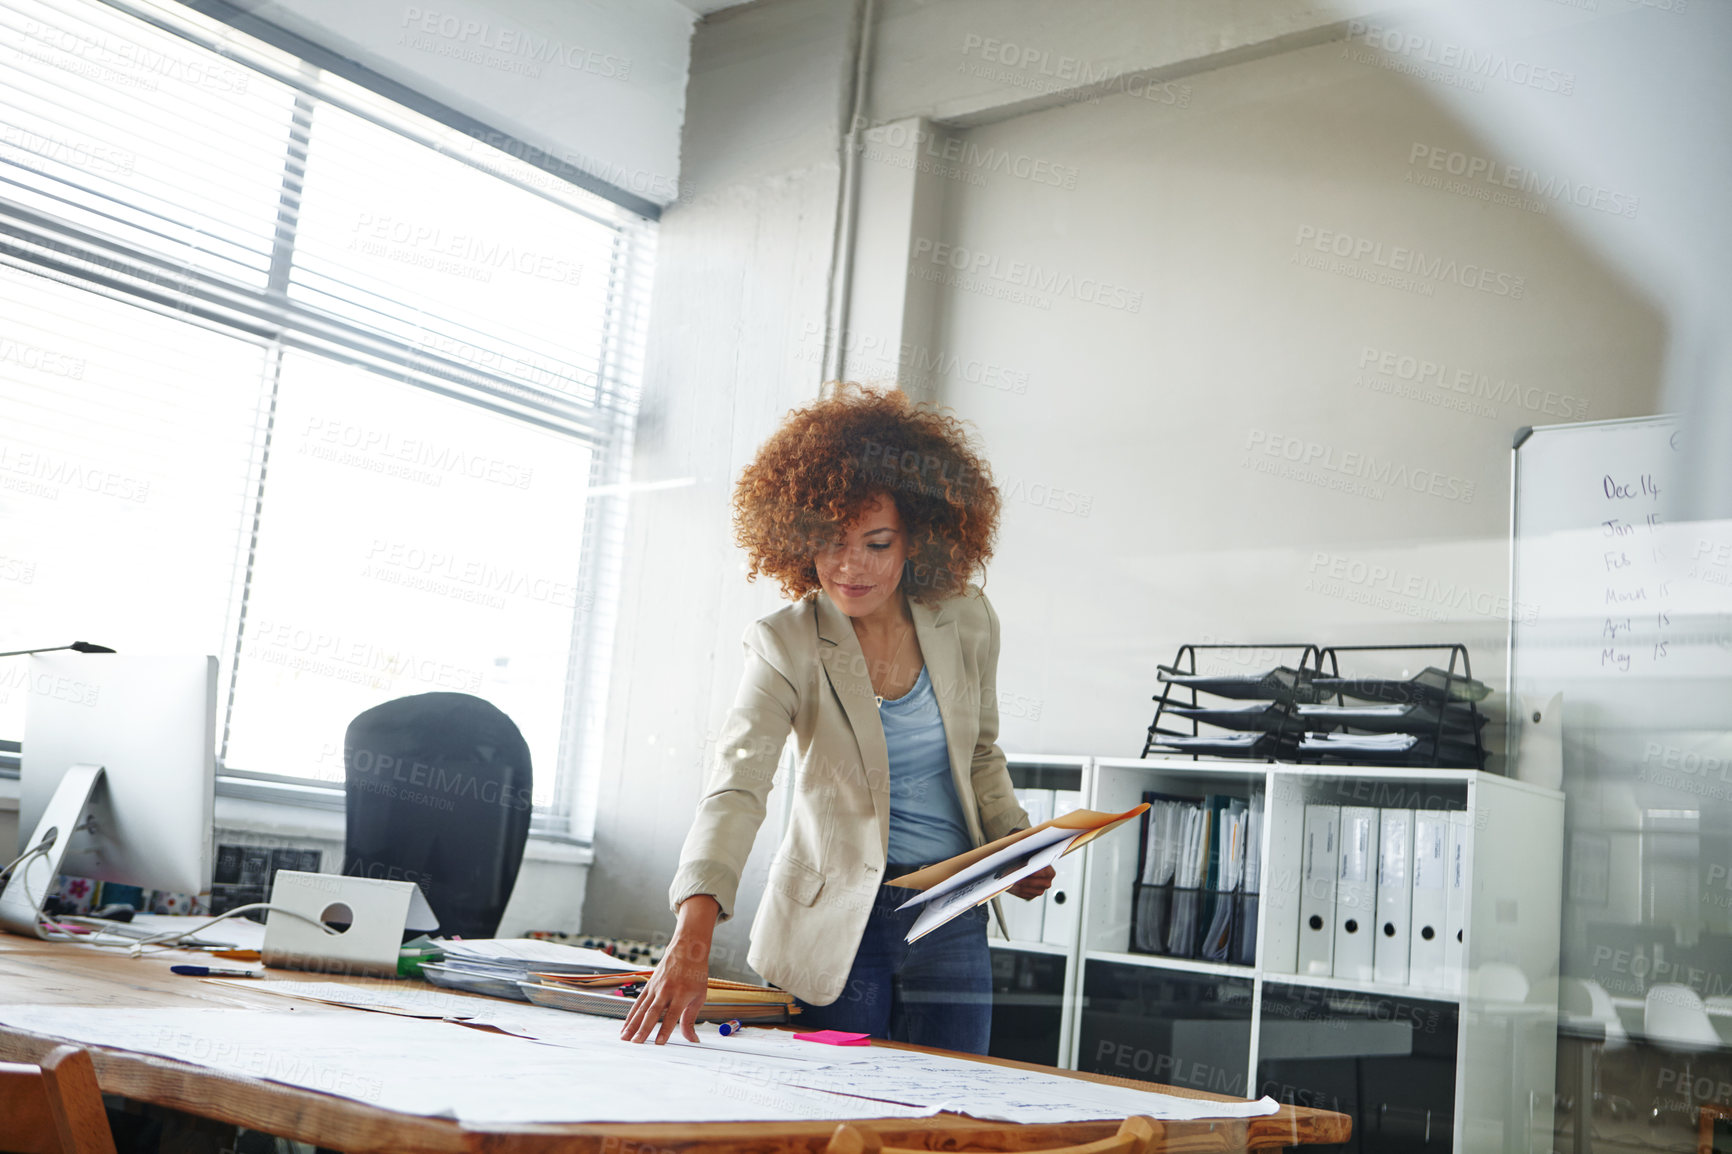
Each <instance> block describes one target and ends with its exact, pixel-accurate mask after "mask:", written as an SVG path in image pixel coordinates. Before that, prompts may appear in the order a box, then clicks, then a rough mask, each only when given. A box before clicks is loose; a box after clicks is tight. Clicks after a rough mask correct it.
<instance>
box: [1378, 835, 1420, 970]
mask: <svg viewBox="0 0 1732 1154" xmlns="http://www.w3.org/2000/svg"><path fill="white" fill-rule="evenodd" d="M1377 841H1378V847H1379V849H1378V854H1377V945H1376V947H1375V949H1374V950H1373V962H1374V966H1373V976H1374V977H1375V978H1376V979H1377V982H1378V983H1379V984H1380V985H1391V986H1404V985H1406V984H1407V951H1408V946H1409V941H1408V936H1409V934H1410V933H1411V932H1412V931H1411V928H1410V925H1409V922H1408V915H1409V914H1410V913H1411V912H1412V909H1413V811H1412V810H1411V809H1386V810H1384V811H1383V814H1382V816H1381V818H1380V819H1379V822H1378V827H1377Z"/></svg>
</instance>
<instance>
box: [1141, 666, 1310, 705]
mask: <svg viewBox="0 0 1732 1154" xmlns="http://www.w3.org/2000/svg"><path fill="white" fill-rule="evenodd" d="M1155 676H1157V677H1159V678H1160V679H1161V680H1162V681H1166V682H1170V683H1172V684H1174V685H1182V686H1184V687H1186V688H1187V689H1200V690H1202V691H1203V692H1204V693H1213V694H1214V695H1215V696H1216V697H1236V698H1239V699H1241V700H1250V701H1322V700H1324V697H1323V695H1322V694H1321V693H1320V692H1319V691H1318V689H1317V686H1316V684H1315V683H1314V682H1315V678H1316V674H1315V673H1313V672H1312V671H1311V670H1309V669H1294V668H1292V667H1290V666H1286V665H1277V666H1275V668H1273V669H1267V670H1264V671H1263V672H1262V673H1232V674H1213V673H1186V672H1184V671H1182V670H1179V669H1174V668H1173V667H1172V666H1171V665H1157V666H1155ZM1331 692H1333V690H1331Z"/></svg>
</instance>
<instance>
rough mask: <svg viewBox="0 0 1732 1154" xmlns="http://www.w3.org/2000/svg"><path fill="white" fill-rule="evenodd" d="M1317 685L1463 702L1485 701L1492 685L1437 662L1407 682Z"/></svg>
mask: <svg viewBox="0 0 1732 1154" xmlns="http://www.w3.org/2000/svg"><path fill="white" fill-rule="evenodd" d="M1313 684H1314V685H1315V686H1316V687H1317V688H1318V689H1319V690H1321V691H1323V692H1324V693H1326V694H1328V693H1343V694H1346V695H1347V696H1348V697H1358V698H1361V699H1363V700H1366V701H1395V702H1407V701H1429V702H1434V703H1437V704H1445V703H1449V704H1459V703H1465V702H1470V701H1484V700H1485V699H1486V697H1487V696H1489V695H1490V693H1491V686H1489V685H1487V684H1486V683H1485V682H1483V681H1475V680H1474V679H1473V678H1471V677H1468V676H1466V675H1465V674H1461V673H1450V672H1449V671H1448V670H1445V669H1439V668H1438V667H1437V666H1435V665H1427V666H1426V667H1425V668H1424V669H1422V670H1420V671H1419V672H1418V673H1416V674H1414V675H1413V676H1412V677H1409V678H1407V679H1406V680H1404V681H1398V680H1396V679H1394V678H1389V677H1318V678H1315V679H1314V680H1313Z"/></svg>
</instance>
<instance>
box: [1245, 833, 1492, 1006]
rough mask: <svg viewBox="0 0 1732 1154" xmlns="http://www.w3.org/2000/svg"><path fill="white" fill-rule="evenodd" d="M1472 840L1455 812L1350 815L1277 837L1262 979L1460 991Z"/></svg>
mask: <svg viewBox="0 0 1732 1154" xmlns="http://www.w3.org/2000/svg"><path fill="white" fill-rule="evenodd" d="M1472 833H1473V831H1472V827H1471V826H1470V825H1469V824H1468V822H1467V818H1466V815H1465V814H1464V813H1463V812H1462V811H1459V810H1435V809H1419V810H1414V809H1377V808H1373V807H1370V806H1351V805H1307V806H1306V807H1305V822H1304V826H1303V828H1302V829H1295V828H1291V827H1290V826H1289V827H1286V828H1284V827H1283V826H1281V825H1276V826H1273V827H1272V828H1271V829H1270V848H1269V856H1270V863H1269V864H1270V866H1271V875H1270V883H1269V897H1268V900H1269V909H1268V912H1267V918H1268V921H1267V924H1266V926H1265V932H1266V934H1267V941H1266V942H1265V944H1264V953H1263V967H1264V969H1265V970H1266V971H1269V972H1274V973H1296V974H1305V975H1310V976H1314V977H1335V978H1343V979H1347V980H1350V981H1357V982H1375V983H1377V984H1379V985H1388V986H1407V987H1410V988H1413V989H1422V990H1436V991H1440V992H1455V991H1458V990H1460V989H1461V975H1462V964H1463V956H1464V950H1465V935H1466V926H1465V925H1464V918H1465V916H1466V912H1467V888H1466V887H1467V884H1468V876H1469V874H1468V869H1467V864H1468V862H1469V860H1470V859H1471V857H1472V853H1473V846H1472ZM1295 880H1296V881H1297V884H1293V883H1294V881H1295Z"/></svg>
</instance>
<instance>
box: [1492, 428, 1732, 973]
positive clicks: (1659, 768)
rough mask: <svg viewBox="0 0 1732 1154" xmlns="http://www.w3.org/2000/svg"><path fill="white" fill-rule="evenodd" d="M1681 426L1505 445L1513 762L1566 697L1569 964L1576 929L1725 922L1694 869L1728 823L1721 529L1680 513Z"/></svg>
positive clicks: (1730, 794) (1731, 670) (1686, 432)
mask: <svg viewBox="0 0 1732 1154" xmlns="http://www.w3.org/2000/svg"><path fill="white" fill-rule="evenodd" d="M1691 432H1692V430H1691V427H1690V424H1689V422H1686V421H1684V420H1682V419H1681V418H1677V417H1670V416H1662V417H1650V418H1641V419H1636V420H1627V421H1599V422H1592V423H1584V424H1577V425H1557V426H1550V427H1543V428H1537V429H1534V430H1532V431H1531V432H1530V433H1529V434H1528V435H1527V436H1526V438H1525V439H1523V440H1518V442H1517V446H1516V449H1515V453H1514V476H1513V479H1512V482H1513V483H1512V498H1511V499H1512V508H1511V549H1510V565H1511V574H1510V600H1511V614H1510V618H1511V621H1510V651H1509V652H1510V658H1509V659H1510V669H1509V684H1510V687H1511V698H1510V715H1511V722H1512V724H1511V726H1510V733H1511V741H1510V757H1511V763H1510V764H1511V772H1512V774H1513V775H1514V776H1518V777H1519V776H1523V766H1522V764H1521V761H1520V757H1519V750H1520V734H1521V730H1522V728H1523V727H1524V726H1525V725H1526V724H1527V722H1528V720H1529V718H1530V717H1531V714H1532V710H1533V708H1534V707H1535V706H1536V705H1538V704H1539V703H1540V702H1543V701H1545V700H1546V699H1548V698H1550V697H1551V695H1553V694H1554V693H1559V692H1561V693H1562V694H1563V738H1562V740H1563V789H1564V793H1565V796H1566V805H1565V823H1566V829H1567V830H1568V831H1569V833H1570V848H1571V857H1572V858H1574V859H1575V860H1573V861H1572V862H1571V863H1570V881H1569V883H1568V887H1567V890H1566V901H1565V922H1566V926H1565V929H1566V932H1565V955H1566V958H1565V964H1566V971H1568V970H1575V971H1576V972H1578V973H1580V972H1583V970H1582V967H1579V966H1571V965H1570V964H1569V963H1570V958H1569V954H1570V951H1571V944H1570V943H1571V939H1572V937H1573V936H1574V935H1572V934H1571V933H1570V929H1571V923H1572V922H1574V923H1575V925H1576V928H1578V929H1580V928H1584V927H1585V926H1586V925H1587V924H1588V923H1590V922H1594V921H1613V922H1625V923H1637V922H1640V923H1646V924H1654V925H1663V924H1671V925H1686V926H1692V925H1693V926H1701V925H1708V926H1710V927H1714V928H1724V926H1723V923H1725V922H1726V920H1727V913H1726V911H1727V908H1728V906H1729V905H1732V901H1722V902H1719V903H1715V902H1714V901H1713V898H1714V897H1715V896H1716V895H1710V894H1708V893H1707V892H1705V887H1706V886H1707V885H1708V884H1709V883H1710V882H1711V881H1712V880H1713V879H1714V878H1716V877H1718V876H1719V875H1717V874H1714V873H1713V872H1712V871H1709V872H1707V873H1704V872H1703V871H1702V870H1701V869H1700V868H1698V865H1699V863H1698V862H1696V861H1695V859H1696V857H1697V854H1698V850H1697V848H1696V846H1697V842H1696V840H1695V839H1696V837H1697V835H1699V834H1708V833H1709V832H1710V831H1711V830H1713V829H1715V828H1716V827H1718V828H1719V829H1721V830H1724V829H1725V828H1726V825H1727V822H1726V816H1727V814H1728V813H1732V521H1725V520H1718V521H1715V520H1707V521H1689V522H1686V521H1680V520H1677V519H1676V514H1677V511H1678V510H1680V509H1682V508H1685V507H1686V502H1685V501H1684V500H1683V497H1684V496H1685V494H1684V493H1683V492H1682V485H1683V484H1684V483H1685V482H1684V478H1685V477H1687V476H1689V475H1690V472H1689V470H1687V469H1686V468H1685V462H1686V457H1687V454H1688V453H1689V452H1691V451H1693V450H1694V449H1695V448H1697V447H1698V446H1693V445H1692V443H1691ZM1700 447H1702V448H1707V446H1700ZM1695 504H1697V505H1700V504H1701V502H1696V503H1695ZM1666 838H1671V839H1672V840H1671V841H1670V842H1666ZM1680 838H1682V839H1683V840H1679V839H1680ZM1663 842H1664V843H1665V846H1664V847H1663V848H1664V849H1665V853H1666V854H1667V855H1670V856H1669V857H1668V858H1667V859H1666V861H1662V859H1661V856H1660V855H1659V853H1658V851H1657V850H1656V847H1657V846H1661V845H1662V843H1663ZM1668 861H1669V862H1670V863H1671V864H1670V865H1668V864H1667V862H1668ZM1661 871H1670V872H1667V873H1666V876H1664V877H1662V876H1661ZM1720 872H1721V873H1725V872H1726V871H1724V870H1722V871H1720ZM1729 896H1732V890H1729ZM1577 942H1578V948H1582V947H1585V945H1586V943H1585V942H1583V941H1582V940H1581V939H1579V938H1578V939H1577ZM1585 960H1586V959H1583V961H1585Z"/></svg>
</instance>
